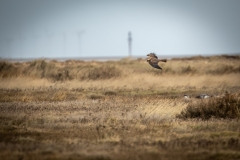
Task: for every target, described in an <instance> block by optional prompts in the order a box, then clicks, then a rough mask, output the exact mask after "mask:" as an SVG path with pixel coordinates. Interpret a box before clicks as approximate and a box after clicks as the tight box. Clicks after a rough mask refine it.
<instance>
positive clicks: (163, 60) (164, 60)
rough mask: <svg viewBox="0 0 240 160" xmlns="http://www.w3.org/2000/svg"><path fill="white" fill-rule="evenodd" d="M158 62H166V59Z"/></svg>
mask: <svg viewBox="0 0 240 160" xmlns="http://www.w3.org/2000/svg"><path fill="white" fill-rule="evenodd" d="M158 61H159V62H167V60H166V59H159V60H158Z"/></svg>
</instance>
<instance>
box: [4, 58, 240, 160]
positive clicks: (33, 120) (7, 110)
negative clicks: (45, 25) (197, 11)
mask: <svg viewBox="0 0 240 160" xmlns="http://www.w3.org/2000/svg"><path fill="white" fill-rule="evenodd" d="M160 65H161V67H162V68H163V70H162V71H161V70H157V69H154V68H152V67H151V66H150V65H149V64H148V63H147V62H146V60H144V59H137V60H131V59H128V58H126V59H122V60H119V61H106V62H98V61H91V62H84V61H77V60H68V61H64V62H60V61H55V60H44V59H38V60H34V61H30V62H22V63H19V62H7V61H0V159H1V160H4V159H19V160H28V159H36V160H37V159H89V160H94V159H98V160H105V159H119V160H122V159H129V160H132V159H138V160H140V159H148V160H153V159H154V160H155V159H162V160H164V159H174V160H175V159H189V160H192V159H199V160H200V159H209V160H210V159H211V160H212V159H219V160H225V159H240V121H239V118H240V56H238V55H236V56H212V57H191V58H181V59H171V60H169V61H168V62H167V63H160ZM202 93H205V94H209V95H210V96H211V98H208V99H197V98H195V97H196V96H197V95H199V94H202ZM185 94H187V95H189V96H191V98H188V99H185V98H184V97H183V96H184V95H185Z"/></svg>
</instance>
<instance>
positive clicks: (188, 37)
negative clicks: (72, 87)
mask: <svg viewBox="0 0 240 160" xmlns="http://www.w3.org/2000/svg"><path fill="white" fill-rule="evenodd" d="M239 8H240V1H239V0H201V1H200V0H199V1H194V0H144V1H143V0H138V1H136V0H135V1H133V0H132V1H131V0H129V1H125V0H122V1H117V0H116V1H114V0H101V1H100V0H85V1H84V0H0V57H3V58H5V57H6V58H8V57H18V58H25V57H79V56H83V57H88V56H98V57H99V56H127V55H128V46H127V38H128V37H127V35H128V32H129V31H131V32H132V38H133V43H132V45H133V46H132V52H133V55H136V56H144V55H146V54H147V53H149V52H156V53H157V54H158V55H181V54H184V55H188V54H191V55H196V54H197V55H199V54H230V53H240V16H239V15H240V9H239Z"/></svg>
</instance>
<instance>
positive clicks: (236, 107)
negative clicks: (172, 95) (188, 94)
mask: <svg viewBox="0 0 240 160" xmlns="http://www.w3.org/2000/svg"><path fill="white" fill-rule="evenodd" d="M177 118H182V119H187V118H201V119H204V120H208V119H210V118H224V119H228V118H229V119H235V118H240V99H239V96H237V95H235V94H229V93H226V94H225V96H224V97H222V98H211V99H209V100H201V101H199V102H197V103H189V105H188V106H187V107H186V109H184V110H183V111H182V112H181V113H180V114H179V115H177Z"/></svg>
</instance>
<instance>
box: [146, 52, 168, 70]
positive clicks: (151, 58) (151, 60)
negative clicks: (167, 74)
mask: <svg viewBox="0 0 240 160" xmlns="http://www.w3.org/2000/svg"><path fill="white" fill-rule="evenodd" d="M147 56H148V57H149V58H148V59H147V62H148V63H149V64H150V65H151V66H152V67H153V68H157V69H161V70H162V68H161V67H160V66H159V65H158V62H167V60H166V59H158V57H157V55H156V54H155V53H149V54H148V55H147Z"/></svg>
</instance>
